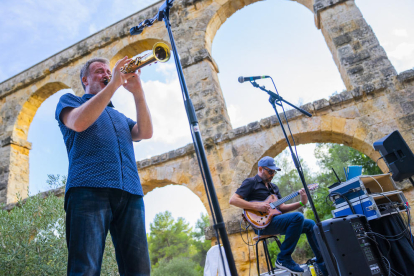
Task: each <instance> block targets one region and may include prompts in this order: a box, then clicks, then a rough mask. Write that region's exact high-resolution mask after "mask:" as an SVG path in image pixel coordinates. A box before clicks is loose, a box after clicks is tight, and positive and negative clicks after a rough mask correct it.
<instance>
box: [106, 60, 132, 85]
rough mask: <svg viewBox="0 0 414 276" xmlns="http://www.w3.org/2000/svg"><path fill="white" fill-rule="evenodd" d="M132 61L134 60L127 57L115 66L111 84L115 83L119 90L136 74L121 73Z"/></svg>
mask: <svg viewBox="0 0 414 276" xmlns="http://www.w3.org/2000/svg"><path fill="white" fill-rule="evenodd" d="M131 60H132V59H130V58H128V57H127V56H126V57H124V58H123V59H120V60H118V61H117V62H116V64H115V66H114V69H112V78H111V82H113V83H114V84H115V86H116V87H117V88H118V87H120V86H121V85H124V84H125V82H126V81H127V80H128V79H129V78H131V77H132V76H134V75H135V73H128V74H124V73H122V72H121V68H122V67H124V66H125V65H126V64H128V63H129V62H130V61H131Z"/></svg>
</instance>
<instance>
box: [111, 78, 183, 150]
mask: <svg viewBox="0 0 414 276" xmlns="http://www.w3.org/2000/svg"><path fill="white" fill-rule="evenodd" d="M143 88H144V91H145V97H146V100H147V104H148V107H149V109H150V112H151V117H152V122H153V126H154V135H153V137H152V138H151V140H150V141H151V142H152V143H154V142H157V143H163V144H175V143H176V142H178V141H179V140H181V139H183V138H184V137H186V136H188V135H189V130H188V121H187V117H186V114H185V109H184V104H183V100H182V97H181V90H180V85H179V82H178V79H177V78H176V79H175V80H174V81H172V82H169V83H163V82H160V81H148V82H143ZM112 101H113V103H114V105H115V108H116V109H117V110H119V111H120V112H122V113H124V114H125V115H126V116H127V117H130V118H131V119H134V120H136V113H135V112H136V109H135V103H134V99H133V96H132V94H131V93H129V92H128V91H126V90H125V89H123V88H121V89H119V90H118V91H117V92H116V93H115V95H114V97H113V98H112Z"/></svg>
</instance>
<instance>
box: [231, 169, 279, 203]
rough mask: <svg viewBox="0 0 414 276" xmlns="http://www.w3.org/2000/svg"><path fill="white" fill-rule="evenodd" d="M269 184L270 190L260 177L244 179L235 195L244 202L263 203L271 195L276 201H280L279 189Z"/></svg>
mask: <svg viewBox="0 0 414 276" xmlns="http://www.w3.org/2000/svg"><path fill="white" fill-rule="evenodd" d="M269 184H270V185H271V187H270V189H268V188H267V187H266V184H265V183H264V182H263V180H262V179H261V178H260V176H259V175H257V174H256V175H255V176H254V177H250V178H247V179H245V180H244V181H243V183H242V185H241V186H240V187H239V188H238V189H237V191H236V194H238V195H239V196H241V197H242V198H243V199H244V200H246V201H264V200H265V199H266V198H267V197H268V196H270V195H271V194H275V195H276V196H277V198H278V199H281V198H282V196H281V195H280V192H279V187H278V186H277V185H275V184H273V183H269Z"/></svg>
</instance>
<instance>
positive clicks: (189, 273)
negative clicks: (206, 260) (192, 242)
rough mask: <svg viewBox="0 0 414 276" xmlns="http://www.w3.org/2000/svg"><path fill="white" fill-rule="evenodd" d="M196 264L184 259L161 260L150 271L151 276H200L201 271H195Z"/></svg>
mask: <svg viewBox="0 0 414 276" xmlns="http://www.w3.org/2000/svg"><path fill="white" fill-rule="evenodd" d="M196 266H197V263H195V262H194V261H192V260H191V259H188V258H184V257H177V258H173V259H171V260H170V261H168V260H167V259H162V260H161V261H160V262H159V265H158V266H157V267H155V268H154V269H153V270H152V273H151V275H153V276H165V275H168V276H184V275H185V276H202V275H203V272H202V271H197V270H196Z"/></svg>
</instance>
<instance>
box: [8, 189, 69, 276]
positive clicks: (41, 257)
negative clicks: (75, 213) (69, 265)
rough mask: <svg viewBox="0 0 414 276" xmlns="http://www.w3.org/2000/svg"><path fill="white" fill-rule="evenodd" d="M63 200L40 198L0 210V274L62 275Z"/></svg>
mask: <svg viewBox="0 0 414 276" xmlns="http://www.w3.org/2000/svg"><path fill="white" fill-rule="evenodd" d="M66 256H67V253H66V243H65V231H64V210H63V199H62V198H57V197H55V196H53V195H51V196H49V197H47V198H45V199H42V198H41V197H40V196H39V195H37V196H34V197H31V198H29V199H27V201H26V202H25V204H23V203H22V201H21V200H20V201H19V207H15V208H14V209H13V210H12V211H11V212H10V213H9V212H7V211H5V210H1V211H0V271H2V272H3V273H4V275H5V274H8V275H64V274H65V273H66Z"/></svg>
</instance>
